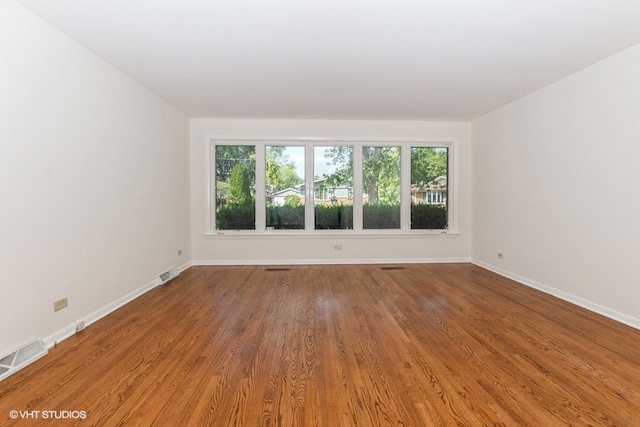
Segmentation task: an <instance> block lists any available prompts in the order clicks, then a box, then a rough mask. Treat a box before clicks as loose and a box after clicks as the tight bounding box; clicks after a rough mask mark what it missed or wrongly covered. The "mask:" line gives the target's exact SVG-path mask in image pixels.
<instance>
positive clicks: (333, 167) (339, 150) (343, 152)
mask: <svg viewBox="0 0 640 427" xmlns="http://www.w3.org/2000/svg"><path fill="white" fill-rule="evenodd" d="M313 176H314V183H313V203H314V212H315V229H316V230H338V229H351V228H353V147H343V146H336V147H314V151H313Z"/></svg>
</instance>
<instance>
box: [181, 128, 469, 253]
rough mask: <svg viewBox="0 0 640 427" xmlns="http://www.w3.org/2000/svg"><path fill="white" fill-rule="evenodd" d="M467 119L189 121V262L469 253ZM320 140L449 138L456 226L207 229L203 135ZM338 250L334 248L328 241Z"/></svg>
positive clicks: (208, 137) (205, 143)
mask: <svg viewBox="0 0 640 427" xmlns="http://www.w3.org/2000/svg"><path fill="white" fill-rule="evenodd" d="M469 132H470V125H469V124H468V123H455V122H395V121H337V120H239V119H236V120H232V119H192V120H191V200H192V202H191V218H192V221H191V228H192V237H191V241H192V257H193V260H194V263H195V264H229V263H248V264H251V263H314V262H329V263H342V262H387V261H388V262H392V261H407V262H414V261H425V262H426V261H436V260H441V261H450V260H468V258H469V242H470V237H469V197H470V196H469V158H470V154H469ZM243 138H244V139H271V140H279V139H291V138H310V139H313V138H318V139H319V138H323V139H333V140H336V141H344V140H353V139H358V140H367V139H371V140H388V141H394V140H396V141H397V140H401V139H407V140H409V139H417V140H419V139H425V140H433V139H438V138H441V139H443V140H449V139H455V140H457V144H458V146H457V148H458V157H457V162H458V164H457V171H458V176H457V182H458V192H457V197H458V204H457V208H458V214H459V216H458V224H459V227H458V231H459V235H455V236H445V237H441V236H421V237H384V238H380V237H362V236H358V237H352V238H348V237H315V236H314V237H309V236H305V237H303V238H284V237H242V238H239V237H237V236H233V237H223V236H215V237H211V236H205V232H206V231H207V218H206V212H207V206H206V203H207V179H208V177H207V156H208V153H209V148H208V147H209V141H210V140H211V139H243ZM336 244H340V245H342V247H343V249H342V250H341V251H335V250H334V245H336Z"/></svg>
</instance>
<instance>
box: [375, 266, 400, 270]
mask: <svg viewBox="0 0 640 427" xmlns="http://www.w3.org/2000/svg"><path fill="white" fill-rule="evenodd" d="M380 270H404V267H382V268H381V269H380Z"/></svg>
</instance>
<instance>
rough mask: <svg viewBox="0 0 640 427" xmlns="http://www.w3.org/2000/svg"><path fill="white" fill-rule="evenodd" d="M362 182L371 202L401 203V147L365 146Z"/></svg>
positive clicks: (384, 203)
mask: <svg viewBox="0 0 640 427" xmlns="http://www.w3.org/2000/svg"><path fill="white" fill-rule="evenodd" d="M362 183H363V186H364V188H363V190H364V192H365V193H366V194H367V196H368V200H369V203H371V204H377V203H379V204H383V205H393V204H399V203H400V148H398V147H364V149H363V151H362Z"/></svg>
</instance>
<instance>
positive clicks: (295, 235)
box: [204, 230, 460, 239]
mask: <svg viewBox="0 0 640 427" xmlns="http://www.w3.org/2000/svg"><path fill="white" fill-rule="evenodd" d="M458 236H460V233H459V232H457V231H451V230H410V231H401V230H384V231H383V230H371V231H353V230H341V231H339V232H338V231H332V230H327V231H324V230H317V231H311V232H309V231H303V230H274V231H240V230H238V231H233V230H225V231H220V232H208V233H205V234H204V237H205V238H208V239H227V238H231V239H238V238H240V239H241V238H245V239H423V238H435V237H441V238H454V237H458Z"/></svg>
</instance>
